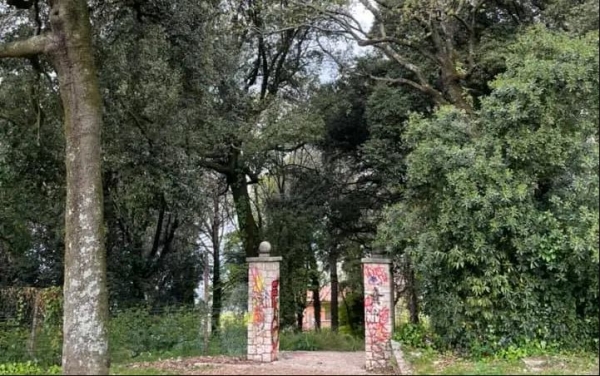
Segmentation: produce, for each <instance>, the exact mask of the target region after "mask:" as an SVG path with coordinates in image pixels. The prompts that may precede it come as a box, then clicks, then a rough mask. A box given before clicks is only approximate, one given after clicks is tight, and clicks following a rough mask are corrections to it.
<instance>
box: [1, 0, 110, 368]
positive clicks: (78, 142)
mask: <svg viewBox="0 0 600 376" xmlns="http://www.w3.org/2000/svg"><path fill="white" fill-rule="evenodd" d="M10 4H12V5H15V6H17V7H21V6H22V7H25V8H28V7H30V6H31V5H32V4H33V2H27V1H13V2H10ZM49 4H50V29H51V30H50V32H46V33H43V34H40V35H36V36H34V37H31V38H29V39H27V40H24V41H17V42H12V43H8V44H3V45H0V58H2V57H32V56H35V55H38V54H46V55H47V56H48V57H49V58H50V61H51V62H52V64H53V66H54V68H55V70H56V73H57V76H58V81H59V86H60V96H61V100H62V104H63V109H64V132H65V140H66V146H65V148H66V153H65V154H66V171H67V199H66V210H65V275H64V288H63V294H64V315H63V316H64V318H63V320H64V323H63V352H62V354H63V355H62V371H63V373H64V374H79V375H84V374H108V370H109V353H108V330H107V320H108V293H107V288H106V251H105V245H104V230H103V226H104V223H103V222H104V219H103V212H102V210H103V191H102V176H101V161H102V160H101V150H100V148H101V143H100V137H101V135H100V132H101V127H102V109H101V108H102V100H101V97H100V91H99V89H98V79H97V77H96V76H97V74H96V67H95V64H94V60H93V52H92V41H91V39H92V33H91V25H90V19H89V14H88V8H87V2H86V1H84V0H50V1H49Z"/></svg>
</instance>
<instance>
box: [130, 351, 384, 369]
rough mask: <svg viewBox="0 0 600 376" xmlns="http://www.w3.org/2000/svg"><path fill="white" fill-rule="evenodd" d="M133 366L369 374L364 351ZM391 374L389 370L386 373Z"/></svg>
mask: <svg viewBox="0 0 600 376" xmlns="http://www.w3.org/2000/svg"><path fill="white" fill-rule="evenodd" d="M130 368H132V369H136V368H137V369H143V368H154V369H158V370H164V371H167V372H171V373H175V374H186V375H368V374H371V373H369V372H367V371H366V370H365V353H364V351H357V352H337V351H283V352H281V353H280V359H279V360H277V361H275V362H272V363H254V362H250V361H247V360H245V359H239V358H238V359H236V358H228V357H192V358H184V359H177V360H176V359H170V360H165V361H158V362H144V363H136V364H133V365H131V366H130ZM387 374H389V373H387Z"/></svg>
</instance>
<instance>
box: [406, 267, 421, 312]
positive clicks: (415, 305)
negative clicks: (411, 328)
mask: <svg viewBox="0 0 600 376" xmlns="http://www.w3.org/2000/svg"><path fill="white" fill-rule="evenodd" d="M408 270H409V271H408V278H407V282H408V283H407V286H406V291H407V292H408V312H409V314H410V322H411V324H418V323H419V297H418V293H417V286H416V283H415V271H414V270H413V268H412V265H411V264H409V265H408Z"/></svg>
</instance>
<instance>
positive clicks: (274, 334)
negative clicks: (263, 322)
mask: <svg viewBox="0 0 600 376" xmlns="http://www.w3.org/2000/svg"><path fill="white" fill-rule="evenodd" d="M271 307H272V308H273V321H272V322H271V356H272V359H273V360H275V359H277V351H278V350H279V279H276V280H274V281H273V282H271Z"/></svg>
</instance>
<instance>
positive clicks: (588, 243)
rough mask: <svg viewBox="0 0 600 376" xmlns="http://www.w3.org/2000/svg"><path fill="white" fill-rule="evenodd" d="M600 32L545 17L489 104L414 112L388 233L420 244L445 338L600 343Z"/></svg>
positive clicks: (420, 265)
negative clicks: (580, 32) (550, 22)
mask: <svg viewBox="0 0 600 376" xmlns="http://www.w3.org/2000/svg"><path fill="white" fill-rule="evenodd" d="M597 44H598V33H597V32H595V33H592V34H590V35H588V36H586V37H581V38H579V37H573V36H570V35H568V34H565V33H553V32H550V31H547V30H545V29H544V28H543V27H538V28H535V29H533V30H531V31H529V32H528V33H525V34H524V35H523V36H522V37H521V38H520V40H519V41H518V42H516V44H514V45H513V46H512V47H511V48H510V49H509V50H508V51H505V52H506V64H507V71H506V72H505V73H504V74H501V75H500V76H498V77H497V79H496V81H495V82H493V83H492V84H491V86H492V88H493V92H492V94H491V95H490V96H488V97H487V98H484V99H483V100H482V102H481V108H480V109H479V110H477V111H476V112H475V113H473V114H465V113H464V112H460V111H457V110H456V109H453V108H448V107H444V108H441V109H440V110H439V111H437V113H436V114H435V115H434V116H433V117H432V118H424V117H420V116H413V117H412V118H411V120H410V121H409V123H408V125H407V134H406V137H405V140H406V143H407V145H409V146H410V147H411V149H412V151H411V153H410V155H409V156H408V159H407V166H408V171H407V175H408V176H407V178H408V179H407V186H406V189H405V192H404V193H405V194H404V197H405V200H404V201H403V202H402V203H400V204H398V205H395V206H393V207H391V208H390V209H389V211H388V212H387V218H386V221H385V223H384V225H383V226H382V228H381V231H380V236H381V238H382V239H383V240H384V242H385V244H387V245H392V246H393V247H394V248H395V249H396V250H397V251H399V252H405V253H406V254H408V255H409V256H410V257H411V260H412V261H413V265H414V267H415V270H416V273H417V274H418V280H419V281H420V282H421V285H420V286H419V287H420V291H421V293H422V308H423V311H424V313H426V314H427V315H428V316H429V317H430V319H431V326H432V329H433V331H434V332H435V333H436V335H438V336H439V339H440V341H441V343H442V344H443V345H448V346H453V347H459V348H462V349H464V350H469V351H476V352H479V353H482V354H483V353H494V352H497V351H500V350H502V349H507V348H509V347H510V346H511V345H512V346H517V347H521V346H525V345H526V344H527V343H539V344H540V346H542V345H543V346H554V347H560V348H570V349H574V348H587V349H597V346H598V266H599V263H598V200H599V195H598V99H599V87H598V48H597Z"/></svg>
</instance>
